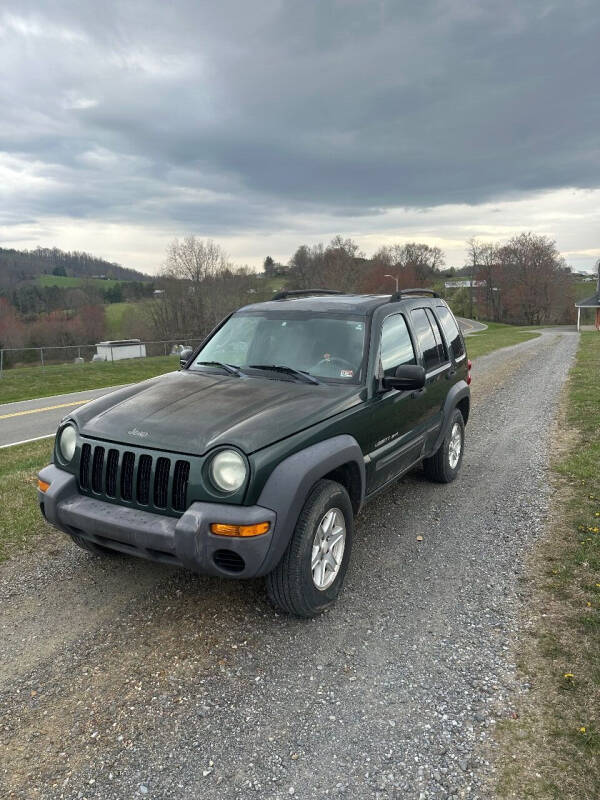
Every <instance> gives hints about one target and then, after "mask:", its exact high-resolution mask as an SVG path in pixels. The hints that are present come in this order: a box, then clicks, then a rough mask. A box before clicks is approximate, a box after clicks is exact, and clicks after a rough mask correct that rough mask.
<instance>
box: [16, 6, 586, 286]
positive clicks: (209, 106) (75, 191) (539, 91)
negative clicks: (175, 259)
mask: <svg viewBox="0 0 600 800" xmlns="http://www.w3.org/2000/svg"><path fill="white" fill-rule="evenodd" d="M599 43H600V4H599V3H598V1H597V0H562V1H561V0H544V1H542V2H534V1H532V0H502V2H492V1H491V0H488V1H486V2H482V1H481V0H419V2H415V0H256V1H255V2H249V1H248V0H219V1H218V2H214V1H212V2H209V0H175V1H173V0H170V1H169V2H164V0H137V2H134V1H133V0H117V1H116V2H113V1H112V0H102V2H92V1H91V0H88V2H86V0H37V2H30V0H2V3H1V4H0V101H1V112H0V246H4V247H20V248H22V247H28V248H32V247H36V246H38V245H40V246H52V245H56V246H59V247H62V248H64V249H80V250H87V251H89V252H93V253H94V254H97V255H100V256H103V257H106V258H109V259H111V260H117V261H120V262H121V263H123V264H125V265H127V266H133V267H137V268H139V269H143V270H145V271H148V272H155V271H156V270H157V269H158V268H159V267H160V265H161V262H162V261H163V258H164V252H165V247H166V245H167V243H168V242H169V241H170V240H172V239H173V237H175V236H182V235H186V234H188V233H194V234H196V235H198V236H200V237H210V238H213V239H215V240H216V241H218V242H219V243H221V244H222V245H223V246H224V247H225V249H226V250H227V251H228V252H229V253H230V254H231V256H232V257H233V258H234V259H235V260H236V261H238V262H240V263H248V264H252V265H257V266H258V265H259V264H260V263H261V262H262V260H263V258H264V256H265V255H272V256H273V257H275V258H276V259H280V260H282V261H287V260H288V259H289V256H290V255H291V253H292V252H293V250H294V249H295V248H296V246H297V245H298V244H301V243H307V244H312V243H315V242H318V241H327V240H329V239H330V238H331V237H332V236H333V235H335V234H337V233H341V234H343V235H344V236H352V237H353V238H355V239H357V240H358V242H359V243H360V245H361V247H362V248H363V250H364V251H365V252H366V253H367V254H370V253H372V252H373V251H374V250H375V249H377V248H378V247H379V246H381V245H382V244H387V243H391V242H403V241H409V240H413V239H417V240H419V241H427V242H429V243H430V244H436V245H439V246H440V247H442V248H443V249H444V250H445V251H446V254H447V259H446V260H447V263H448V264H449V265H451V264H456V265H459V264H461V263H462V261H463V258H464V242H465V239H467V238H469V237H470V236H479V237H481V238H483V239H505V238H507V237H509V236H511V235H512V234H513V233H515V232H518V231H522V230H534V231H536V232H538V233H543V234H547V235H550V236H552V237H553V238H555V239H556V240H557V243H558V246H559V248H560V249H561V251H562V252H563V253H564V255H565V256H566V258H567V260H568V262H569V263H570V264H572V265H573V266H574V267H577V268H581V267H583V268H588V269H591V267H592V264H593V262H594V260H595V259H597V258H598V257H599V256H600V144H599V142H600V138H599V137H600V44H599Z"/></svg>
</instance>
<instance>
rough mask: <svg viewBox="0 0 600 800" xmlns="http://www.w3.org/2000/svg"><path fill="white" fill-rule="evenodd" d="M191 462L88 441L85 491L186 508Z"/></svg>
mask: <svg viewBox="0 0 600 800" xmlns="http://www.w3.org/2000/svg"><path fill="white" fill-rule="evenodd" d="M189 477H190V462H189V461H185V460H182V459H171V458H167V457H165V456H159V457H158V458H155V457H154V456H153V455H149V454H148V453H136V452H133V451H132V450H117V449H116V448H114V447H113V448H110V449H109V450H108V453H107V452H106V448H105V447H104V445H101V444H95V445H92V444H89V443H87V442H86V443H85V444H84V445H83V447H82V449H81V458H80V461H79V488H80V490H81V491H82V492H83V493H84V494H90V493H91V494H94V495H99V496H104V497H106V498H109V499H111V500H113V501H114V500H116V501H117V502H125V503H133V504H135V505H138V506H143V507H145V508H148V510H150V511H152V510H154V509H156V510H158V509H160V510H172V511H176V512H181V511H185V510H186V508H187V493H188V483H189Z"/></svg>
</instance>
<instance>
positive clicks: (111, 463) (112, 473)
mask: <svg viewBox="0 0 600 800" xmlns="http://www.w3.org/2000/svg"><path fill="white" fill-rule="evenodd" d="M118 469H119V451H118V450H114V449H111V450H109V451H108V458H107V459H106V494H107V495H108V497H116V496H117V471H118Z"/></svg>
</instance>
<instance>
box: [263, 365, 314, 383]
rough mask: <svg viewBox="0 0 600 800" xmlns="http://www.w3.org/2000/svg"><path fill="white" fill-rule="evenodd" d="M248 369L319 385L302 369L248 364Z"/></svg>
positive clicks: (312, 376)
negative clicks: (267, 371)
mask: <svg viewBox="0 0 600 800" xmlns="http://www.w3.org/2000/svg"><path fill="white" fill-rule="evenodd" d="M248 366H249V367H250V369H270V370H272V371H273V372H285V374H286V375H291V376H292V377H294V378H298V380H300V381H302V382H303V383H316V384H318V383H320V381H318V380H317V379H316V378H315V376H314V375H311V374H310V372H305V371H304V370H303V369H294V367H286V366H284V365H282V364H248Z"/></svg>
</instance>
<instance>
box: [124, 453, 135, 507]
mask: <svg viewBox="0 0 600 800" xmlns="http://www.w3.org/2000/svg"><path fill="white" fill-rule="evenodd" d="M134 464H135V456H134V455H133V453H130V452H129V451H127V452H126V453H123V464H122V466H121V497H122V498H123V500H133V467H134Z"/></svg>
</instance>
